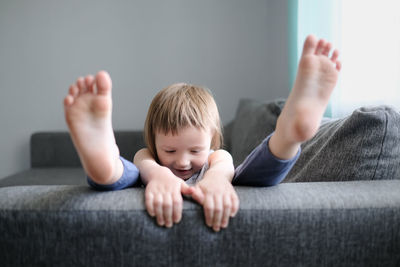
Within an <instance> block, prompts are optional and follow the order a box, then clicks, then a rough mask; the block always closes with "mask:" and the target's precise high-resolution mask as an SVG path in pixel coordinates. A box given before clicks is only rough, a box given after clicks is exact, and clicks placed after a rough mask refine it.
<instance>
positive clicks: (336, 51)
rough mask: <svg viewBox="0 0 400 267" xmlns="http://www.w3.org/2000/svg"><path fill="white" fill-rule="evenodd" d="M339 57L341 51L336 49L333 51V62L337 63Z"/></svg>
mask: <svg viewBox="0 0 400 267" xmlns="http://www.w3.org/2000/svg"><path fill="white" fill-rule="evenodd" d="M338 57H339V51H338V50H336V49H335V51H333V53H332V57H331V61H332V62H333V63H335V62H336V61H337V59H338Z"/></svg>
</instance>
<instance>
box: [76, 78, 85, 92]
mask: <svg viewBox="0 0 400 267" xmlns="http://www.w3.org/2000/svg"><path fill="white" fill-rule="evenodd" d="M76 86H77V87H78V89H79V93H80V94H83V93H84V92H85V91H86V85H85V80H84V79H83V77H79V78H78V79H77V80H76Z"/></svg>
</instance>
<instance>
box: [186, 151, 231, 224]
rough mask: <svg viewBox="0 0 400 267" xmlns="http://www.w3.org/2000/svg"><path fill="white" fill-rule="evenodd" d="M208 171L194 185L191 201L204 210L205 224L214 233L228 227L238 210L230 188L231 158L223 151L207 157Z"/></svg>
mask: <svg viewBox="0 0 400 267" xmlns="http://www.w3.org/2000/svg"><path fill="white" fill-rule="evenodd" d="M208 160H209V166H210V167H209V169H208V170H207V171H206V173H205V175H204V178H203V179H202V180H201V181H200V182H199V183H197V184H196V185H195V187H194V189H195V190H194V192H193V193H192V197H193V199H195V200H196V201H197V202H199V203H200V204H201V205H202V206H203V208H204V215H205V219H206V224H207V225H208V226H209V227H212V228H213V229H214V231H219V230H220V228H221V227H222V228H226V227H227V226H228V222H229V217H234V216H235V215H236V213H237V211H238V209H239V198H238V196H237V194H236V191H235V189H234V188H233V186H232V183H231V182H232V178H233V175H234V172H235V170H234V166H233V161H232V156H231V155H230V154H229V153H228V152H227V151H225V150H217V151H215V152H214V153H212V154H211V155H210V156H209V159H208Z"/></svg>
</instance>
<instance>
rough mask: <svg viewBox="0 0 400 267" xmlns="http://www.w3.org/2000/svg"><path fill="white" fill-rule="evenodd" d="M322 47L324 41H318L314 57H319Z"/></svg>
mask: <svg viewBox="0 0 400 267" xmlns="http://www.w3.org/2000/svg"><path fill="white" fill-rule="evenodd" d="M324 47H325V40H324V39H320V40H319V41H318V45H317V48H316V49H315V54H316V55H321V54H322V51H323V50H324Z"/></svg>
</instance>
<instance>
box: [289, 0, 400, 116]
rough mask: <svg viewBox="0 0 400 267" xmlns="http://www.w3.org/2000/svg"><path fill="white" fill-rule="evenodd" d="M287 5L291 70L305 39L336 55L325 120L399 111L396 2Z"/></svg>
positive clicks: (336, 0) (399, 4)
mask: <svg viewBox="0 0 400 267" xmlns="http://www.w3.org/2000/svg"><path fill="white" fill-rule="evenodd" d="M289 5H290V6H289V8H291V9H293V6H295V8H296V9H297V14H296V15H297V18H296V20H297V25H296V26H295V27H297V29H296V31H294V32H295V34H296V35H297V36H296V39H297V51H296V59H297V60H293V59H292V60H291V64H296V66H297V62H298V56H299V55H300V52H299V51H300V50H301V49H302V43H303V41H304V39H305V37H306V36H307V35H308V34H310V33H313V34H315V35H316V36H318V37H321V38H325V39H327V40H328V41H330V42H332V44H333V45H334V47H336V48H338V49H339V50H340V52H341V55H340V60H341V61H342V63H343V68H342V71H341V75H340V78H339V82H338V85H337V87H336V88H335V91H334V93H333V95H332V97H331V103H330V106H329V107H328V110H327V113H326V114H327V115H331V116H333V117H342V116H344V115H347V114H349V113H351V112H352V111H353V110H354V109H356V108H358V107H360V106H366V105H380V104H387V105H392V106H394V107H395V108H397V109H400V16H399V15H398V12H399V10H400V1H397V0H381V1H373V0H351V1H350V0H347V1H341V0H330V1H316V0H301V1H295V0H292V1H290V2H289ZM289 14H290V12H289ZM292 14H293V11H292ZM292 27H293V26H292ZM292 32H293V31H292ZM292 54H293V53H292Z"/></svg>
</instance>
